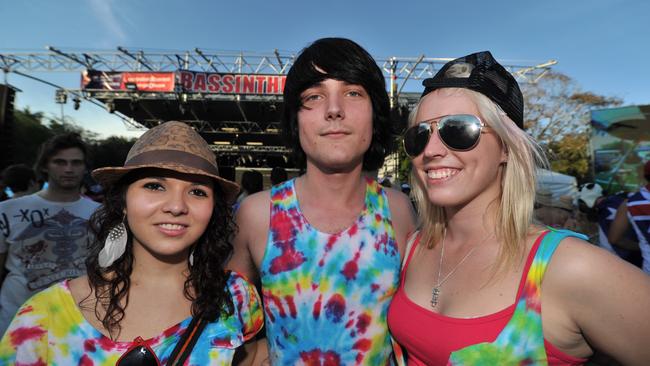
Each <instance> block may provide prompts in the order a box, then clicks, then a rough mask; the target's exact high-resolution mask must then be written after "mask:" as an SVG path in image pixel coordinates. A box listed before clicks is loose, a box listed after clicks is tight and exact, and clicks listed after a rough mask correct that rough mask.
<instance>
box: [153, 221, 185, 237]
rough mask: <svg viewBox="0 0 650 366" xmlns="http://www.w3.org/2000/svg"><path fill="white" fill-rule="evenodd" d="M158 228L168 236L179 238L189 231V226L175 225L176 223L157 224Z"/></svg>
mask: <svg viewBox="0 0 650 366" xmlns="http://www.w3.org/2000/svg"><path fill="white" fill-rule="evenodd" d="M156 227H157V228H158V230H160V232H162V233H163V234H165V235H167V236H179V235H183V234H184V233H185V232H186V231H187V227H188V226H187V225H183V224H175V223H162V224H156Z"/></svg>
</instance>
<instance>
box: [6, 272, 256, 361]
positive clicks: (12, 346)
mask: <svg viewBox="0 0 650 366" xmlns="http://www.w3.org/2000/svg"><path fill="white" fill-rule="evenodd" d="M228 288H229V290H230V293H231V295H232V299H233V304H234V305H235V306H234V308H235V312H234V313H233V315H231V316H229V317H227V318H225V319H223V318H222V319H219V320H218V321H215V322H212V323H210V324H208V325H206V327H205V328H204V330H203V333H202V334H201V336H200V338H199V339H198V341H197V343H196V345H195V346H194V349H193V351H192V353H191V354H190V356H189V357H188V359H187V360H186V362H185V364H184V365H186V366H189V365H230V364H231V361H232V358H233V355H234V353H235V349H236V348H237V347H239V346H240V345H242V344H243V343H244V342H245V341H246V340H248V339H250V338H251V337H252V336H254V335H255V334H256V333H257V332H258V331H259V330H260V329H261V327H262V325H263V319H262V318H263V315H262V309H261V306H260V301H259V297H258V295H257V292H256V290H255V288H254V286H252V285H251V284H250V283H248V282H247V281H246V280H244V278H243V277H241V276H239V275H238V274H235V273H234V272H233V273H232V274H231V276H230V279H229V280H228ZM190 321H191V317H189V318H187V319H185V320H183V321H182V322H180V323H178V324H176V325H174V326H172V327H170V328H168V329H166V330H165V331H163V333H162V334H160V335H158V336H156V337H154V338H151V339H148V340H146V341H145V343H146V344H147V345H148V346H149V347H151V349H153V351H154V352H155V354H156V356H157V358H158V359H159V360H160V361H161V364H163V365H164V364H165V363H166V361H167V358H169V356H170V354H171V352H172V350H173V349H174V347H175V346H176V343H177V341H178V340H179V338H180V337H181V336H182V334H183V332H184V331H185V329H186V328H187V326H188V325H189V324H190ZM133 344H134V342H115V341H112V340H111V339H110V338H108V337H106V336H104V335H103V334H102V333H100V332H99V331H98V330H97V329H96V328H94V327H93V326H92V325H91V324H90V323H89V322H88V321H87V320H86V319H85V318H84V317H83V315H82V313H81V312H80V310H79V308H78V306H77V304H76V303H75V300H74V298H73V297H72V294H71V293H70V289H69V287H68V282H67V281H65V282H61V283H58V284H56V285H54V286H52V287H50V288H48V289H46V290H44V291H42V292H40V293H38V294H36V295H34V296H33V297H32V298H31V299H29V300H28V301H27V302H26V303H25V304H24V305H23V306H22V307H21V308H20V310H19V311H18V314H17V315H16V317H15V318H14V320H13V321H12V322H11V325H10V326H9V329H8V330H7V333H5V335H4V337H3V338H2V341H0V365H2V366H4V365H54V366H69V365H83V366H109V365H110V366H113V365H115V363H116V362H117V360H118V359H119V358H120V356H121V355H122V354H124V353H125V352H126V351H127V350H128V349H129V347H131V346H132V345H133Z"/></svg>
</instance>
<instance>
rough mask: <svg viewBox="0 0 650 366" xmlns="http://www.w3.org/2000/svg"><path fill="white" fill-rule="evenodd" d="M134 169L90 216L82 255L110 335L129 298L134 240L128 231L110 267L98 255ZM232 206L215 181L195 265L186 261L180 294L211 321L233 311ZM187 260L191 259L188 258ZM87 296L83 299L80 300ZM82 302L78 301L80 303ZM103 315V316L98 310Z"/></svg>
mask: <svg viewBox="0 0 650 366" xmlns="http://www.w3.org/2000/svg"><path fill="white" fill-rule="evenodd" d="M137 178H138V176H137V174H134V173H133V172H131V173H129V174H127V175H126V176H125V177H123V178H122V179H120V181H118V182H117V183H116V184H114V185H112V186H111V187H110V188H109V189H108V191H107V192H106V196H105V197H104V202H103V204H102V206H101V207H100V208H99V209H97V211H95V213H94V214H93V215H92V216H91V218H90V228H91V230H92V231H93V233H94V235H95V238H96V239H95V240H94V242H92V244H91V247H90V250H89V257H88V259H87V260H86V271H87V274H88V282H89V284H90V287H91V288H92V289H93V290H94V293H95V299H96V300H97V301H96V302H95V315H96V316H97V319H101V322H102V325H103V326H104V328H106V329H107V330H108V332H109V333H110V334H111V336H112V335H113V334H119V332H120V329H121V328H120V322H121V321H122V319H123V318H124V314H125V309H126V307H127V306H128V303H129V289H130V287H131V272H132V271H133V239H132V235H131V232H130V230H128V227H127V231H129V239H128V241H127V245H126V251H125V253H124V254H123V255H122V256H121V257H120V258H119V259H117V260H116V261H115V262H114V263H113V264H111V265H110V266H109V267H108V268H101V267H100V266H99V261H98V255H99V252H100V251H101V249H102V248H103V246H104V241H105V240H106V237H107V236H108V232H109V231H110V229H111V228H113V227H115V226H116V225H118V224H119V223H120V222H122V220H123V219H124V214H123V212H124V211H125V208H126V190H127V188H128V186H129V185H130V184H131V183H133V182H134V181H135V180H137ZM235 228H236V226H235V223H234V220H233V216H232V211H231V206H230V205H229V204H228V203H227V202H226V201H225V200H224V193H223V190H222V189H221V187H220V186H219V185H218V184H216V183H215V184H214V208H213V211H212V217H211V218H210V222H209V223H208V227H207V228H206V230H205V232H204V233H203V235H201V237H200V238H199V239H198V240H197V242H196V243H195V244H194V245H193V248H192V250H193V253H194V264H193V265H189V263H188V268H189V276H188V277H187V279H186V280H185V288H184V291H183V292H184V295H185V297H186V298H187V299H188V300H191V301H192V309H191V311H192V316H194V317H198V318H201V319H204V320H206V321H214V320H216V319H218V318H220V317H221V316H223V315H231V314H232V313H233V311H234V306H233V302H232V298H231V295H230V292H229V290H228V286H227V281H228V278H229V276H230V274H229V272H226V271H225V269H224V264H225V261H226V260H227V259H228V258H230V255H231V254H232V251H233V246H232V244H231V243H230V241H229V239H230V238H231V237H232V234H233V233H234V231H235ZM188 260H189V258H188ZM85 300H87V299H84V300H82V302H84V301H85ZM81 305H82V304H80V306H81ZM100 310H104V314H103V315H101V314H102V313H101V311H100Z"/></svg>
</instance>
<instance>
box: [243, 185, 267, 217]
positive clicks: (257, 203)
mask: <svg viewBox="0 0 650 366" xmlns="http://www.w3.org/2000/svg"><path fill="white" fill-rule="evenodd" d="M270 205H271V191H270V190H265V191H260V192H257V193H253V194H251V195H250V196H247V197H246V198H244V200H243V201H242V202H241V204H240V205H239V209H238V210H237V217H239V216H240V215H244V217H247V218H248V216H250V215H257V214H260V213H261V212H260V211H262V209H263V208H267V210H266V211H265V212H266V213H268V209H269V208H270Z"/></svg>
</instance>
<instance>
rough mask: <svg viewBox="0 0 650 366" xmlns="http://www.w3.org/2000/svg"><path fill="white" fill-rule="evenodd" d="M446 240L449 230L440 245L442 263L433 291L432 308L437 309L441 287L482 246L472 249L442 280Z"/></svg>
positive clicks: (444, 234)
mask: <svg viewBox="0 0 650 366" xmlns="http://www.w3.org/2000/svg"><path fill="white" fill-rule="evenodd" d="M490 236H491V235H490ZM488 237H489V236H488ZM446 238H447V229H445V232H444V233H443V236H442V243H441V244H440V245H441V247H440V263H439V264H438V278H437V279H436V284H435V286H433V289H432V290H431V307H432V308H435V307H436V306H438V298H439V297H440V293H441V290H440V287H441V286H442V285H443V284H444V283H445V282H447V280H448V279H449V278H450V277H451V276H452V275H453V274H454V273H455V272H456V270H457V269H458V267H460V265H461V264H463V262H465V260H466V259H467V258H469V256H470V255H472V253H474V250H476V248H478V247H479V245H480V244H479V245H476V246H474V248H472V249H471V250H470V251H469V252H467V254H465V256H464V257H463V258H462V259H461V260H460V262H458V264H456V266H455V267H454V268H452V269H451V271H449V273H447V274H446V275H445V277H444V278H443V279H442V280H441V279H440V276H441V275H442V260H443V258H444V256H445V239H446ZM485 240H486V239H484V240H483V241H481V244H483V242H484V241H485Z"/></svg>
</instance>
